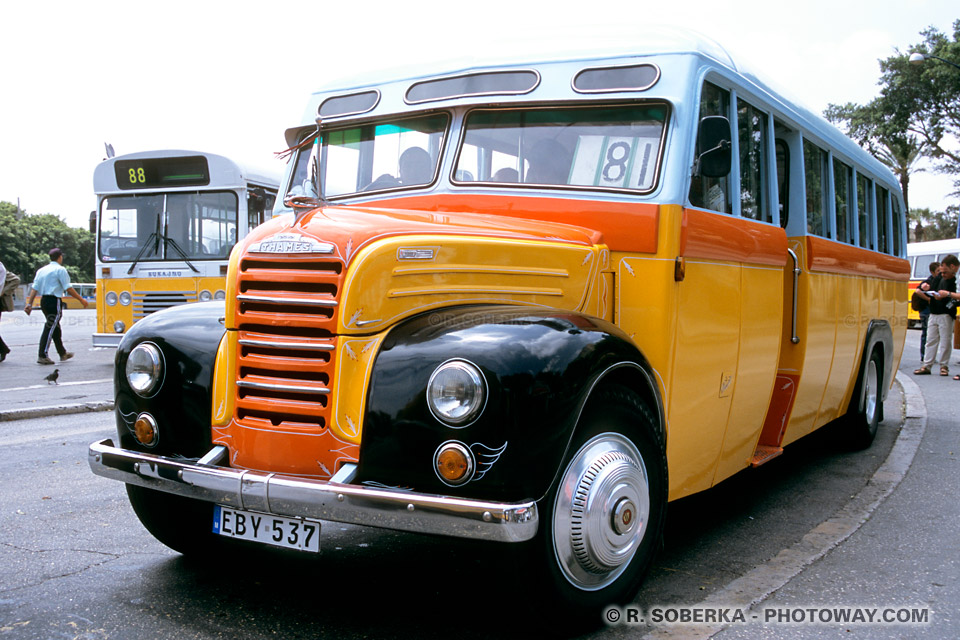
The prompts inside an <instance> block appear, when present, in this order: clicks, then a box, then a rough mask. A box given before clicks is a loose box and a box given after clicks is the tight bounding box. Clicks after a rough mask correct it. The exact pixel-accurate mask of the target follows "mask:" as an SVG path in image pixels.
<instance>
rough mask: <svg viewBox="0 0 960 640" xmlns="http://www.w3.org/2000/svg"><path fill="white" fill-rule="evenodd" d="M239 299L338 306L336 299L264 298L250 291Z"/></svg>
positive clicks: (269, 302) (280, 303) (243, 300)
mask: <svg viewBox="0 0 960 640" xmlns="http://www.w3.org/2000/svg"><path fill="white" fill-rule="evenodd" d="M237 300H239V301H240V302H258V303H261V304H276V305H284V304H293V305H302V306H306V307H335V306H337V301H336V300H317V299H314V298H262V297H260V296H252V295H250V294H249V293H241V294H239V295H238V296H237Z"/></svg>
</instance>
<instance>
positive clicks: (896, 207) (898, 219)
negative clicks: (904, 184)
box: [890, 198, 903, 256]
mask: <svg viewBox="0 0 960 640" xmlns="http://www.w3.org/2000/svg"><path fill="white" fill-rule="evenodd" d="M891 202H893V247H892V251H890V253H892V254H893V255H895V256H900V255H903V254H902V249H901V244H900V243H901V241H902V240H901V238H902V237H903V233H902V232H901V230H900V226H901V225H902V224H903V213H902V212H901V210H900V202H899V201H898V200H897V199H896V198H891Z"/></svg>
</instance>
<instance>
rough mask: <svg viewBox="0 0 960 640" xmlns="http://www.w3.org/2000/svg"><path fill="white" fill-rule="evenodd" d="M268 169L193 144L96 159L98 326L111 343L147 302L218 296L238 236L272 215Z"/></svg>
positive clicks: (272, 182) (150, 305)
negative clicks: (194, 148) (193, 148)
mask: <svg viewBox="0 0 960 640" xmlns="http://www.w3.org/2000/svg"><path fill="white" fill-rule="evenodd" d="M278 184H279V180H278V177H277V176H273V175H269V174H268V173H266V172H261V171H255V170H252V169H250V168H248V167H245V166H242V165H240V164H238V163H236V162H234V161H233V160H231V159H229V158H225V157H223V156H220V155H215V154H212V153H203V152H199V151H181V150H161V151H146V152H140V153H131V154H127V155H123V156H117V157H114V158H108V159H107V160H104V161H103V162H102V163H100V164H99V165H97V168H96V169H95V170H94V173H93V187H94V192H95V193H96V195H97V211H96V212H95V215H96V228H95V232H96V236H97V266H96V277H97V299H96V302H97V331H96V332H95V333H94V334H93V346H95V347H116V346H117V345H118V344H120V340H121V339H122V338H123V335H124V333H125V332H126V331H127V330H128V329H129V328H130V327H131V326H133V324H134V323H135V322H136V321H137V320H139V319H140V318H143V317H144V316H147V315H149V314H151V313H153V312H155V311H160V310H161V309H166V308H167V307H171V306H175V305H178V304H185V303H188V302H204V301H207V300H213V299H218V300H221V299H224V298H225V296H226V287H225V285H224V277H225V276H226V274H227V263H228V261H229V259H230V251H231V249H233V246H234V245H235V244H236V242H237V240H238V239H240V238H243V237H244V236H245V235H246V234H247V233H248V232H249V231H250V230H251V229H253V228H254V227H256V226H257V225H259V224H260V223H261V222H263V221H264V220H266V219H267V218H270V217H271V212H272V210H273V205H274V202H275V201H276V197H277V186H278Z"/></svg>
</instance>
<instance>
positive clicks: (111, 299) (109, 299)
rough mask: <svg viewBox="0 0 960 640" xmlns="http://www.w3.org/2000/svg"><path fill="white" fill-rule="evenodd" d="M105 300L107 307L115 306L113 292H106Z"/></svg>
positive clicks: (115, 300) (115, 301) (115, 298)
mask: <svg viewBox="0 0 960 640" xmlns="http://www.w3.org/2000/svg"><path fill="white" fill-rule="evenodd" d="M106 300H107V304H108V305H110V306H111V307H113V306H115V305H116V304H117V294H116V293H114V292H113V291H109V292H107V298H106Z"/></svg>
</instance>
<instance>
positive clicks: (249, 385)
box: [237, 380, 330, 396]
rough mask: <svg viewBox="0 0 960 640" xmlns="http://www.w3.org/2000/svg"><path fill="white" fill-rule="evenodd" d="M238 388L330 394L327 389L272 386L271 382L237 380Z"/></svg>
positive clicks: (283, 385) (285, 385)
mask: <svg viewBox="0 0 960 640" xmlns="http://www.w3.org/2000/svg"><path fill="white" fill-rule="evenodd" d="M237 386H238V387H243V388H244V389H262V390H264V391H293V392H296V393H312V394H314V395H320V396H325V395H327V394H329V393H330V389H327V388H326V387H304V386H301V385H296V384H289V385H288V384H271V383H269V382H250V381H247V380H237Z"/></svg>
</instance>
